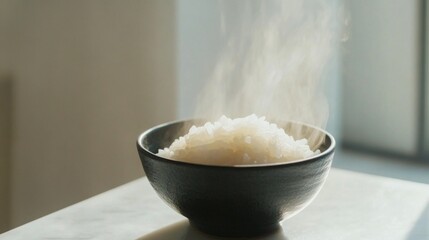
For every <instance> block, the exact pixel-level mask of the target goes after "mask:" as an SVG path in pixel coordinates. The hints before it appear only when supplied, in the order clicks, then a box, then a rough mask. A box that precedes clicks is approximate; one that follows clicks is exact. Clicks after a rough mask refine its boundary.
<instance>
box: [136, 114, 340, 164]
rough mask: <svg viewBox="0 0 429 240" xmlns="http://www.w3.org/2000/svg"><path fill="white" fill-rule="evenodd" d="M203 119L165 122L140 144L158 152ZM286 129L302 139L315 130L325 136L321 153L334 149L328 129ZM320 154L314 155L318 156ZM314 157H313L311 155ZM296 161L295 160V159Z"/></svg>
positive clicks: (298, 126) (295, 125)
mask: <svg viewBox="0 0 429 240" xmlns="http://www.w3.org/2000/svg"><path fill="white" fill-rule="evenodd" d="M204 123H205V121H203V120H187V121H176V122H170V123H165V124H162V125H159V126H156V127H154V128H151V129H149V130H147V131H146V132H144V133H143V134H142V135H141V136H140V138H139V140H138V144H139V145H140V146H141V147H142V148H143V149H144V150H146V151H148V152H149V153H152V154H154V155H155V154H156V153H158V150H159V149H163V148H165V147H169V146H170V145H171V143H172V142H173V141H174V140H175V139H177V138H178V137H180V136H183V135H185V134H186V133H187V132H188V131H189V129H190V128H191V127H192V126H193V125H196V126H201V125H202V124H204ZM281 127H283V128H284V129H285V131H286V133H287V134H289V135H291V136H293V137H294V138H295V139H302V138H303V137H305V138H308V137H310V136H311V135H312V134H313V133H314V132H315V131H316V132H318V133H320V134H323V136H324V138H323V141H322V142H321V144H320V145H319V146H318V147H317V149H319V150H320V152H321V154H323V153H324V152H326V151H327V150H328V149H333V148H334V145H335V142H334V138H333V137H332V136H331V135H330V134H329V133H327V132H326V131H324V130H322V129H319V128H316V127H313V126H309V125H306V124H302V123H295V122H288V123H285V124H283V125H281ZM290 129H295V131H289V130H290ZM319 155H320V154H318V155H316V156H314V157H317V156H319ZM310 158H313V157H310ZM303 160H306V159H300V160H298V161H303ZM293 162H295V161H293Z"/></svg>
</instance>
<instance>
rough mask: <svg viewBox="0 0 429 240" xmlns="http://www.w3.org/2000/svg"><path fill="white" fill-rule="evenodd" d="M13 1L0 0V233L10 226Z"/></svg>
mask: <svg viewBox="0 0 429 240" xmlns="http://www.w3.org/2000/svg"><path fill="white" fill-rule="evenodd" d="M14 14H15V3H14V2H13V0H2V1H0V233H1V232H3V231H5V230H7V229H8V228H9V227H10V211H9V210H10V153H11V149H10V146H11V125H12V122H11V121H12V119H11V118H12V81H11V80H12V79H11V76H10V70H11V64H12V61H11V58H12V51H13V48H12V47H11V46H12V41H13V39H12V37H11V36H12V35H13V33H14V28H13V26H12V24H11V23H12V22H14Z"/></svg>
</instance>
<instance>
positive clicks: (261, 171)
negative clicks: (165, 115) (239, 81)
mask: <svg viewBox="0 0 429 240" xmlns="http://www.w3.org/2000/svg"><path fill="white" fill-rule="evenodd" d="M191 125H192V122H191V121H178V122H172V123H166V124H163V125H160V126H156V127H154V128H152V129H149V130H147V131H146V132H144V133H143V134H141V135H140V137H139V138H138V142H137V148H138V153H139V156H140V159H141V161H142V164H143V168H144V170H145V172H146V175H147V178H148V179H149V182H150V183H151V185H152V187H153V188H154V189H155V191H156V192H157V193H158V195H159V196H160V197H161V198H162V199H163V200H164V201H165V202H166V203H167V204H168V205H169V206H170V207H172V208H173V209H175V210H176V211H178V212H179V213H180V214H182V215H183V216H185V217H187V218H188V219H189V221H190V223H191V224H192V225H193V226H194V227H196V228H198V229H200V230H201V231H203V232H206V233H208V234H212V235H217V236H227V237H251V236H257V235H262V234H266V233H269V232H272V231H275V230H276V229H277V228H279V226H280V224H279V222H280V221H281V220H283V219H286V218H289V217H291V216H293V215H294V214H296V213H298V212H299V211H301V210H302V209H303V208H305V207H306V206H307V205H308V204H309V203H310V202H311V201H312V200H313V199H314V198H315V196H316V195H317V193H318V192H319V190H320V189H321V188H322V185H323V183H324V181H325V179H326V177H327V175H328V172H329V169H330V166H331V162H332V159H333V155H334V148H335V140H334V138H333V137H332V136H331V135H330V134H329V133H327V132H324V133H325V134H326V135H325V141H324V143H323V144H322V145H321V147H320V148H319V149H320V151H321V153H320V154H318V155H316V156H313V157H311V158H307V159H304V160H299V161H295V162H285V163H281V164H278V163H277V164H256V165H246V166H239V167H237V166H213V165H201V164H194V163H186V162H180V161H174V160H169V159H165V158H162V157H159V156H157V155H155V153H157V152H158V149H160V148H164V147H168V146H169V145H170V144H171V143H172V142H173V141H174V139H176V138H177V137H178V136H181V135H184V134H185V133H186V132H187V130H188V129H189V127H190V126H191ZM303 127H304V128H307V129H316V128H313V127H312V126H308V125H303ZM316 130H318V131H323V130H320V129H316Z"/></svg>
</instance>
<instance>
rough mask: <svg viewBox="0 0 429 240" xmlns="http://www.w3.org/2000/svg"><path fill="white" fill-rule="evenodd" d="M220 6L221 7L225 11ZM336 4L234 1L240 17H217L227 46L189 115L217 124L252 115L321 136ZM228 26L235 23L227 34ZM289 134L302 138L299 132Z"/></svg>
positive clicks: (313, 0) (313, 140)
mask: <svg viewBox="0 0 429 240" xmlns="http://www.w3.org/2000/svg"><path fill="white" fill-rule="evenodd" d="M220 3H221V8H222V6H225V5H227V4H230V2H229V1H221V2H220ZM335 3H336V2H335V1H332V0H331V1H330V0H302V1H301V0H278V1H239V2H238V4H239V5H240V6H239V7H238V6H237V7H238V9H237V10H239V11H236V12H235V13H233V15H234V16H228V15H227V14H226V15H224V16H223V18H222V28H223V29H222V30H223V31H224V35H225V38H227V39H228V40H227V45H226V47H225V48H224V50H223V52H221V53H220V56H219V59H218V62H217V65H216V66H215V68H214V71H213V74H212V76H211V79H210V81H209V83H208V84H207V85H206V86H205V88H204V90H203V91H202V93H201V94H200V99H199V101H198V104H197V108H196V112H195V115H196V116H197V117H205V118H208V119H217V118H218V117H219V116H221V115H227V116H229V117H243V116H247V115H249V114H252V113H255V114H257V115H259V116H266V117H267V119H269V120H270V121H273V122H277V123H281V122H285V121H298V122H304V123H308V124H311V125H314V126H317V127H320V128H323V129H324V128H325V127H326V124H327V120H328V115H329V106H328V102H327V99H326V97H325V95H324V88H325V87H324V81H323V79H324V78H326V67H327V66H328V64H329V62H330V61H331V60H332V55H333V51H334V50H335V48H336V47H337V44H338V42H339V41H337V39H338V38H339V37H338V29H337V27H336V26H338V25H339V24H338V22H339V18H340V14H339V11H338V7H336V4H335ZM221 10H222V9H221ZM238 12H240V14H239V13H238ZM230 15H232V14H230ZM234 19H239V22H238V24H237V25H234V26H231V27H229V25H228V22H230V21H232V20H234ZM291 131H292V132H293V133H294V135H300V131H301V129H299V128H298V129H292V130H291ZM307 137H309V140H310V143H311V145H312V146H313V147H316V146H318V144H319V143H320V142H321V141H322V140H323V136H320V135H315V134H312V135H311V136H307Z"/></svg>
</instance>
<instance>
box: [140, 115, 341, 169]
mask: <svg viewBox="0 0 429 240" xmlns="http://www.w3.org/2000/svg"><path fill="white" fill-rule="evenodd" d="M196 120H201V119H196V118H189V119H182V120H175V121H169V122H165V123H161V124H159V125H155V126H153V127H151V128H149V129H147V130H146V131H144V132H143V133H141V134H140V135H139V136H138V138H137V148H138V150H139V151H143V153H144V154H146V155H148V156H150V157H151V158H152V159H156V160H158V161H162V162H167V163H170V164H178V165H185V166H186V165H188V166H194V167H203V168H230V169H232V168H233V169H249V168H267V167H278V166H283V165H287V166H289V165H299V164H306V163H309V162H313V161H317V160H319V159H323V158H324V157H326V156H327V155H330V154H331V153H334V149H335V147H336V142H335V139H334V137H333V136H332V135H331V134H330V133H329V132H327V131H325V130H323V129H322V128H319V127H316V126H313V125H311V124H308V123H303V122H296V121H288V122H290V123H297V124H302V125H305V126H308V127H311V128H314V129H317V130H319V131H321V132H323V133H324V134H325V136H327V137H328V138H329V140H330V141H331V144H330V145H329V147H328V148H327V149H326V150H325V151H323V152H321V153H319V154H316V155H313V156H311V157H307V158H303V159H297V160H294V161H288V162H277V163H255V164H239V165H216V164H200V163H194V162H184V161H180V160H174V159H169V158H164V157H160V156H158V155H156V154H154V153H152V152H151V151H149V150H148V149H147V148H146V147H144V146H143V144H142V140H143V139H144V137H146V136H147V135H148V134H149V133H151V132H152V131H154V130H156V129H159V128H162V127H165V126H168V125H173V124H178V123H185V122H189V121H196Z"/></svg>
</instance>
